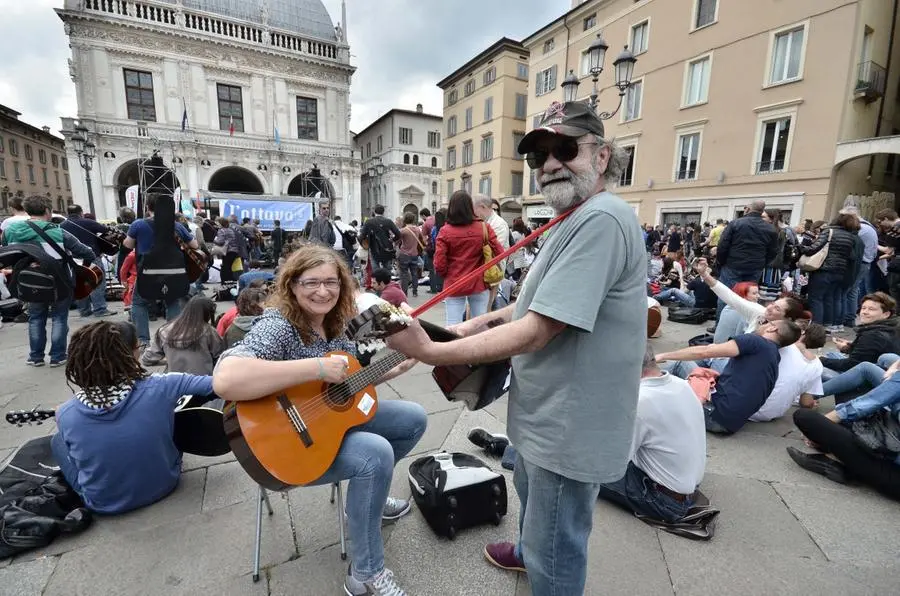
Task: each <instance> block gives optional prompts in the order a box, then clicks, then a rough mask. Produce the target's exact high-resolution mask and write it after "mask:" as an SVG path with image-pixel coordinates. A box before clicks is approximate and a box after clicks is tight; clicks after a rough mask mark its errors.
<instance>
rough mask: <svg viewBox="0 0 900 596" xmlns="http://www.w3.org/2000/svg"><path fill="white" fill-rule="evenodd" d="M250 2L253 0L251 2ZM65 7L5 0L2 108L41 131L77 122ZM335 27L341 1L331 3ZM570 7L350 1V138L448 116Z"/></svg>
mask: <svg viewBox="0 0 900 596" xmlns="http://www.w3.org/2000/svg"><path fill="white" fill-rule="evenodd" d="M247 1H252V0H247ZM62 4H63V0H0V15H3V17H2V18H0V56H2V59H0V104H3V105H6V106H8V107H11V108H13V109H14V110H16V111H18V112H22V116H20V118H21V119H22V120H24V121H25V122H28V123H29V124H33V125H35V126H38V127H40V126H45V125H46V126H50V127H51V128H52V129H53V130H59V128H60V127H61V123H60V120H59V118H60V116H76V114H77V105H76V101H75V87H74V83H72V81H71V79H69V71H68V65H67V62H66V60H67V59H68V58H69V57H70V55H71V54H70V52H69V48H68V44H67V39H66V36H65V34H64V32H63V25H62V21H60V20H59V17H57V16H56V13H54V12H53V8H54V7H60V6H62ZM324 4H325V7H326V8H327V9H328V12H329V13H330V14H331V18H332V21H334V22H335V23H337V22H339V21H340V20H341V0H324ZM570 7H571V3H570V1H569V0H543V1H540V0H482V1H481V2H478V1H476V0H378V1H377V2H376V1H374V0H347V13H348V14H347V20H348V24H349V26H348V27H347V39H348V41H349V43H350V53H351V64H353V65H354V66H356V67H357V70H356V73H355V74H354V75H353V80H352V83H351V98H350V101H351V102H352V105H353V108H352V120H351V123H350V125H351V129H352V130H354V131H360V130H362V129H363V128H365V127H366V126H367V125H368V124H370V123H371V122H372V121H374V120H375V119H376V118H378V117H379V116H381V115H382V114H384V113H385V112H387V111H388V110H390V109H392V108H403V109H409V110H414V109H415V107H416V104H417V103H421V104H422V105H423V106H424V109H425V111H426V112H429V113H432V114H438V115H440V114H441V104H442V102H441V98H442V96H441V91H440V89H438V88H437V87H436V85H435V84H436V83H437V82H438V81H440V80H441V79H443V78H444V77H445V76H447V75H448V74H450V73H451V72H453V71H454V70H456V69H457V68H459V67H460V66H462V65H463V64H465V63H466V62H468V61H469V60H470V59H472V58H473V57H475V56H476V55H477V54H478V53H480V52H481V51H482V50H484V49H486V48H487V47H488V46H490V45H491V44H492V43H494V42H495V41H497V40H498V39H500V38H501V37H504V36H506V37H511V38H513V39H522V38H524V37H525V36H527V35H530V34H531V33H533V32H534V31H536V30H537V29H539V28H540V27H542V26H543V25H545V24H547V23H548V22H550V21H551V20H553V19H554V18H556V17H558V16H560V15H562V14H563V13H564V12H566V10H568V9H569V8H570Z"/></svg>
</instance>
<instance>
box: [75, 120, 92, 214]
mask: <svg viewBox="0 0 900 596" xmlns="http://www.w3.org/2000/svg"><path fill="white" fill-rule="evenodd" d="M88 132H89V131H88V129H87V127H85V126H82V125H79V126H76V127H75V134H74V135H72V142H73V143H75V153H76V154H77V155H78V165H80V166H81V167H82V168H83V169H84V178H85V182H86V183H87V191H88V206H89V208H90V210H91V213H93V214H94V215H96V214H97V212H96V211H95V210H94V189H93V188H92V187H91V169H92V167H93V164H94V157H96V156H97V145H95V144H94V143H93V142H91V141H90V140H89V139H88Z"/></svg>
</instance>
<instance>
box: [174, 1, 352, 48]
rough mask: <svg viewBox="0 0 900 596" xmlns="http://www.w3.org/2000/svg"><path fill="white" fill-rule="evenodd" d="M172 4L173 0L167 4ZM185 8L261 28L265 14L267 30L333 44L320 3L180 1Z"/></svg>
mask: <svg viewBox="0 0 900 596" xmlns="http://www.w3.org/2000/svg"><path fill="white" fill-rule="evenodd" d="M167 1H168V2H171V3H172V4H175V3H176V0H167ZM182 3H183V4H184V7H185V8H188V9H191V8H193V9H196V10H202V11H205V12H210V13H213V14H217V15H222V16H225V17H232V18H235V19H241V20H244V21H250V22H251V23H258V24H262V22H263V13H264V11H268V23H269V26H270V27H272V28H274V29H285V30H287V31H291V32H294V33H298V34H300V35H310V36H313V37H318V38H321V39H328V40H335V39H336V36H335V32H334V23H333V22H332V21H331V16H330V15H329V14H328V11H327V10H326V9H325V5H324V4H322V0H183V2H182Z"/></svg>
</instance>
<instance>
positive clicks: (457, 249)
mask: <svg viewBox="0 0 900 596" xmlns="http://www.w3.org/2000/svg"><path fill="white" fill-rule="evenodd" d="M485 228H487V233H488V239H489V242H490V244H491V248H492V249H493V251H494V256H497V255H499V254H500V253H501V252H503V246H502V245H501V244H500V243H499V242H498V241H497V235H496V234H494V230H493V229H492V228H491V226H489V225H487V224H486V223H484V222H483V221H481V220H480V219H476V220H475V221H474V222H472V223H471V224H469V225H467V226H454V225H452V224H449V223H448V224H445V225H444V226H443V227H442V228H441V231H440V232H438V235H437V246H435V250H434V269H435V271H437V272H438V273H439V274H440V276H441V277H442V278H444V287H445V288H449V287H450V286H451V285H453V283H454V282H456V281H457V280H458V279H460V278H461V277H463V276H464V275H466V274H467V273H469V272H471V271H475V270H476V269H478V267H480V266H481V265H482V264H484V257H483V256H482V251H481V248H482V246H483V245H484V230H485ZM486 289H487V286H486V285H485V283H484V276H483V275H478V276H476V277H475V279H473V280H472V281H471V282H469V283H467V284H465V285H464V286H463V287H462V288H460V289H459V290H457V291H455V292H453V294H452V295H453V296H470V295H472V294H477V293H478V292H483V291H484V290H486Z"/></svg>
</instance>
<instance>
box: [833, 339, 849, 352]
mask: <svg viewBox="0 0 900 596" xmlns="http://www.w3.org/2000/svg"><path fill="white" fill-rule="evenodd" d="M831 341H833V342H834V345H836V346H837V349H838V350H840V351H841V352H846V351H847V350H849V349H850V342H849V341H847V340H846V339H841V338H840V337H834V338H832V340H831Z"/></svg>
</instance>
